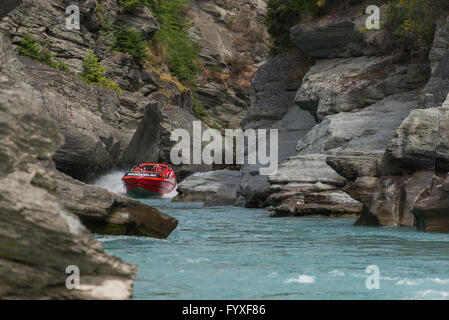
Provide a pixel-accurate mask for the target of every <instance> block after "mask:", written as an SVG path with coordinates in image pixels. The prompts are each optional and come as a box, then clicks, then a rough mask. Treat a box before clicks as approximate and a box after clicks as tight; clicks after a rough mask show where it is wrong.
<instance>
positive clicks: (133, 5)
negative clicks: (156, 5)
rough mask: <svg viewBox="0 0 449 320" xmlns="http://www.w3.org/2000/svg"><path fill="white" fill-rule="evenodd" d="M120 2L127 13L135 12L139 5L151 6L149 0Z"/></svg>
mask: <svg viewBox="0 0 449 320" xmlns="http://www.w3.org/2000/svg"><path fill="white" fill-rule="evenodd" d="M118 4H119V6H121V7H122V8H123V9H124V10H125V12H126V13H134V12H135V11H136V9H137V8H138V7H139V6H149V2H148V0H119V1H118Z"/></svg>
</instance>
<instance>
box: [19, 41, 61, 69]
mask: <svg viewBox="0 0 449 320" xmlns="http://www.w3.org/2000/svg"><path fill="white" fill-rule="evenodd" d="M17 49H18V51H19V54H20V55H21V56H25V57H29V58H31V59H33V60H37V61H39V62H42V63H45V64H46V65H48V66H50V67H52V68H54V69H57V70H60V71H63V72H65V73H70V70H69V67H68V66H67V65H66V64H65V63H64V62H63V61H60V60H57V59H55V58H54V57H53V55H52V54H51V52H50V51H49V50H48V49H46V48H43V47H42V46H41V44H40V43H39V41H37V39H36V38H35V37H33V36H32V35H31V34H29V33H27V34H26V35H25V36H24V37H23V39H22V41H21V42H20V44H19V46H18V47H17Z"/></svg>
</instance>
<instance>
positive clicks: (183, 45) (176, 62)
mask: <svg viewBox="0 0 449 320" xmlns="http://www.w3.org/2000/svg"><path fill="white" fill-rule="evenodd" d="M190 2H191V0H152V1H151V2H150V9H151V11H152V13H153V15H154V16H155V17H156V19H157V21H158V22H159V26H160V31H159V32H157V33H156V35H155V36H154V38H153V39H152V40H151V45H152V48H153V50H154V51H156V52H160V53H161V54H162V55H163V56H164V58H165V62H166V63H167V65H168V67H169V68H170V72H171V74H172V75H174V76H176V77H177V78H178V79H179V80H180V81H181V82H183V83H186V84H190V82H191V81H192V80H193V79H194V78H195V77H196V76H197V75H198V72H199V71H200V57H199V53H200V51H201V48H200V46H199V45H198V44H197V43H196V42H195V41H193V40H192V39H190V37H189V32H188V28H189V27H190V23H189V21H188V18H187V17H186V6H187V5H188V4H189V3H190Z"/></svg>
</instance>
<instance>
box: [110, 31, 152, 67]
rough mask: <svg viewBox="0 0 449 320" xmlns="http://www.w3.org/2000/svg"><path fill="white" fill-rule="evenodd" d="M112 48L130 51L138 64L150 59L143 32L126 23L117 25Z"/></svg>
mask: <svg viewBox="0 0 449 320" xmlns="http://www.w3.org/2000/svg"><path fill="white" fill-rule="evenodd" d="M112 50H115V51H120V52H124V53H129V54H130V55H132V57H133V59H134V62H135V64H136V65H137V66H142V65H143V64H144V63H145V61H147V59H148V54H147V42H146V40H145V38H144V37H143V35H142V33H140V32H139V31H137V30H134V29H133V28H130V27H127V26H125V25H120V26H117V27H116V32H115V39H114V44H113V46H112Z"/></svg>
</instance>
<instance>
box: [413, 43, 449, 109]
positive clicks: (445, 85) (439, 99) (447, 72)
mask: <svg viewBox="0 0 449 320" xmlns="http://www.w3.org/2000/svg"><path fill="white" fill-rule="evenodd" d="M448 90H449V50H447V51H446V53H445V54H444V55H443V56H442V57H441V59H440V60H438V64H437V65H436V67H435V68H434V71H433V73H432V76H431V77H430V79H429V82H428V83H427V85H426V87H425V88H424V89H423V90H422V91H421V93H420V94H421V97H420V108H422V109H425V108H439V107H441V104H442V103H443V102H444V101H445V99H446V97H447V93H448Z"/></svg>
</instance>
